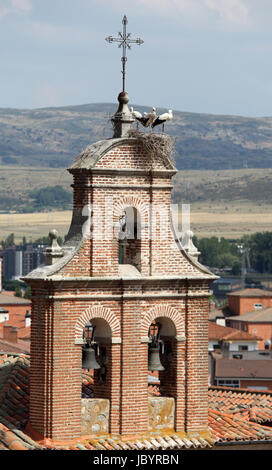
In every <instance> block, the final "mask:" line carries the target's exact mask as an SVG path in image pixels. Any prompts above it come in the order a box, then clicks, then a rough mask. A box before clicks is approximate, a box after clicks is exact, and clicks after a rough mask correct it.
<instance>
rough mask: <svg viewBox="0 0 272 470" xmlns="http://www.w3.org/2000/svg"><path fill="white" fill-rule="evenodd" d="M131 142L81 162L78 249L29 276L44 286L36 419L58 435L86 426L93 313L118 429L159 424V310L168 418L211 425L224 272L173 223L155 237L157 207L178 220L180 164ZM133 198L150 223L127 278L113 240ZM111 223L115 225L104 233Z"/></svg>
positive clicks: (73, 236) (113, 425)
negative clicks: (85, 347) (212, 330)
mask: <svg viewBox="0 0 272 470" xmlns="http://www.w3.org/2000/svg"><path fill="white" fill-rule="evenodd" d="M131 142H132V143H131V144H128V143H125V144H122V143H120V144H118V143H117V144H116V146H115V147H113V148H111V149H110V150H109V151H108V152H106V153H104V154H103V156H102V157H101V158H100V159H96V162H95V164H94V167H88V165H87V164H86V168H82V165H81V167H80V168H79V169H77V168H76V166H74V167H73V169H72V170H70V171H71V173H73V175H74V184H73V187H74V213H73V218H72V223H71V228H70V230H69V233H68V236H67V241H66V246H67V247H68V248H67V249H70V248H69V246H71V250H72V251H71V256H70V258H69V259H68V258H67V262H66V263H63V264H56V267H55V271H54V270H53V271H50V274H49V275H48V274H44V277H43V275H42V273H41V272H40V271H39V273H37V276H36V277H35V275H34V276H33V275H32V276H31V277H29V279H28V282H29V283H30V285H31V287H32V293H33V298H32V327H31V378H30V381H31V384H30V387H31V388H30V390H31V395H30V423H31V425H32V427H33V428H34V429H35V430H37V431H39V432H40V433H41V434H42V435H43V436H45V437H48V438H52V439H55V440H65V439H66V440H69V439H74V438H76V437H79V436H80V435H81V434H82V433H84V432H83V431H82V429H83V430H86V426H85V425H84V426H83V425H82V410H81V406H82V401H81V393H82V391H81V361H82V332H83V328H84V326H85V324H86V323H87V321H88V320H91V322H92V323H93V324H94V325H95V326H96V335H97V339H98V341H99V346H100V350H101V351H102V352H103V354H104V356H103V357H104V358H105V362H104V366H105V369H106V380H105V381H104V382H103V381H102V382H101V380H99V372H98V371H97V370H96V371H95V373H94V393H95V397H96V398H98V399H99V398H100V399H106V400H108V402H107V403H109V411H108V413H109V418H108V426H109V428H108V430H109V432H110V433H112V434H121V435H123V436H130V435H135V434H137V435H139V434H141V433H145V432H147V431H148V429H149V427H150V416H149V401H148V374H149V372H148V342H147V341H148V330H149V327H150V325H151V323H152V322H153V321H154V320H158V319H159V321H160V323H161V324H162V339H163V341H164V343H165V347H166V349H167V350H168V351H170V353H169V355H168V359H167V361H166V362H165V364H164V366H165V371H162V372H160V374H159V375H160V382H161V391H162V393H163V395H164V396H165V397H169V398H172V399H174V405H173V403H172V402H171V401H170V402H169V403H171V406H170V408H171V413H170V415H171V419H170V417H168V415H167V419H166V426H168V425H169V426H170V424H169V423H170V422H171V423H174V428H175V429H176V431H186V432H191V433H194V432H198V431H206V430H207V428H208V408H207V407H208V353H207V351H208V312H209V301H208V297H209V285H210V283H211V282H212V280H213V276H212V275H211V273H209V272H208V271H207V270H206V269H205V268H203V267H201V266H200V265H199V264H198V263H197V262H195V261H194V260H192V259H191V258H190V257H189V256H188V255H186V253H184V252H183V251H180V250H179V249H178V247H177V244H176V243H175V237H174V236H173V233H172V231H171V227H170V224H166V227H165V231H164V237H163V238H155V239H154V237H150V236H149V235H150V233H151V232H152V231H153V233H155V232H156V233H157V234H158V233H159V230H160V223H161V222H160V220H159V219H156V218H155V213H154V212H155V211H156V210H157V209H156V210H155V209H154V206H155V207H163V210H164V211H165V212H166V214H168V219H169V217H170V203H171V186H172V184H171V177H172V175H173V174H174V173H175V171H174V169H173V167H171V165H170V164H169V165H167V164H163V162H162V161H161V160H160V159H159V158H158V159H156V158H153V159H152V161H151V160H150V158H149V156H148V155H147V154H145V153H144V152H143V148H142V147H141V146H139V145H138V144H137V143H135V142H134V140H133V139H132V140H131ZM109 202H110V203H112V204H113V211H112V212H111V213H110V212H109V210H108V206H107V204H106V203H109ZM86 205H91V208H92V211H93V212H92V223H91V225H90V228H88V225H86V224H88V221H87V215H88V212H82V211H83V208H84V207H86ZM127 207H133V208H134V209H135V210H137V211H138V214H139V217H140V221H141V224H140V226H141V239H140V241H139V243H138V244H137V243H134V245H133V250H134V251H133V250H132V251H131V253H133V254H132V255H131V258H128V259H131V262H133V260H135V259H136V258H135V256H134V254H135V253H134V252H135V251H136V252H137V251H139V253H136V254H137V256H138V258H137V262H136V263H135V266H136V267H137V269H138V271H137V269H136V268H135V266H134V268H133V269H135V270H136V271H135V272H136V273H137V275H135V276H134V275H129V276H126V275H122V272H121V271H120V268H121V266H120V264H119V241H118V238H117V237H115V238H114V237H112V232H113V231H114V230H115V231H116V230H117V232H118V230H119V228H120V225H119V218H120V216H121V215H122V214H123V212H124V210H126V208H127ZM85 211H86V209H85ZM109 221H110V224H109ZM105 224H108V225H109V226H110V230H111V231H112V232H111V233H110V234H109V232H107V231H106V232H105V231H104V232H103V233H104V236H99V234H101V233H100V231H101V228H102V229H103V228H104V226H105ZM86 227H87V228H88V229H87V231H86ZM83 228H85V234H86V233H87V236H86V237H85V239H84V237H83V236H82V234H83ZM105 233H106V236H105ZM94 235H96V236H94ZM109 235H110V236H109ZM131 246H132V245H131ZM131 246H130V249H131ZM128 264H129V263H128ZM53 268H54V266H53ZM83 403H84V406H85V408H84V410H85V413H88V412H89V411H88V410H89V407H88V406H87V405H86V402H83ZM86 410H87V411H86ZM167 423H168V424H167ZM171 426H172V424H171Z"/></svg>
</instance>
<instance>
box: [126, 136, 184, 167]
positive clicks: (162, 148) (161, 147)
mask: <svg viewBox="0 0 272 470" xmlns="http://www.w3.org/2000/svg"><path fill="white" fill-rule="evenodd" d="M128 136H129V137H132V138H134V139H137V141H138V143H139V144H140V145H141V147H143V149H144V151H145V152H146V153H147V154H148V155H149V156H150V160H151V162H152V161H155V160H156V159H157V158H158V157H159V158H160V159H161V160H162V162H163V164H164V165H166V166H167V167H168V168H169V167H171V168H173V167H174V166H175V160H174V157H173V152H174V146H175V139H174V138H173V137H171V136H170V135H166V134H155V133H150V134H147V133H146V132H142V131H140V130H139V129H131V130H130V131H129V133H128Z"/></svg>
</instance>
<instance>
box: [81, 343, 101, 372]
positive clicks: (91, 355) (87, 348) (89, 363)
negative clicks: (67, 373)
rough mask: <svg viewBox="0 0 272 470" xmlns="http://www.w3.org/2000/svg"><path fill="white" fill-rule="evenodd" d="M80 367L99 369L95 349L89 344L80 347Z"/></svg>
mask: <svg viewBox="0 0 272 470" xmlns="http://www.w3.org/2000/svg"><path fill="white" fill-rule="evenodd" d="M82 369H101V366H100V365H99V364H98V362H97V360H96V357H95V350H94V348H93V347H92V346H91V345H90V344H86V345H84V346H83V348H82Z"/></svg>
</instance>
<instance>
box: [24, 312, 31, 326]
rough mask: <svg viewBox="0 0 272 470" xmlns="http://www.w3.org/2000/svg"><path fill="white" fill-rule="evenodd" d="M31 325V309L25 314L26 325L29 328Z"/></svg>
mask: <svg viewBox="0 0 272 470" xmlns="http://www.w3.org/2000/svg"><path fill="white" fill-rule="evenodd" d="M30 325H31V313H30V310H27V311H26V314H25V327H26V328H27V327H28V326H30Z"/></svg>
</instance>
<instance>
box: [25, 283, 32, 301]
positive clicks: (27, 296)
mask: <svg viewBox="0 0 272 470" xmlns="http://www.w3.org/2000/svg"><path fill="white" fill-rule="evenodd" d="M24 298H25V299H30V298H31V287H30V286H27V287H26V290H25V293H24Z"/></svg>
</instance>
